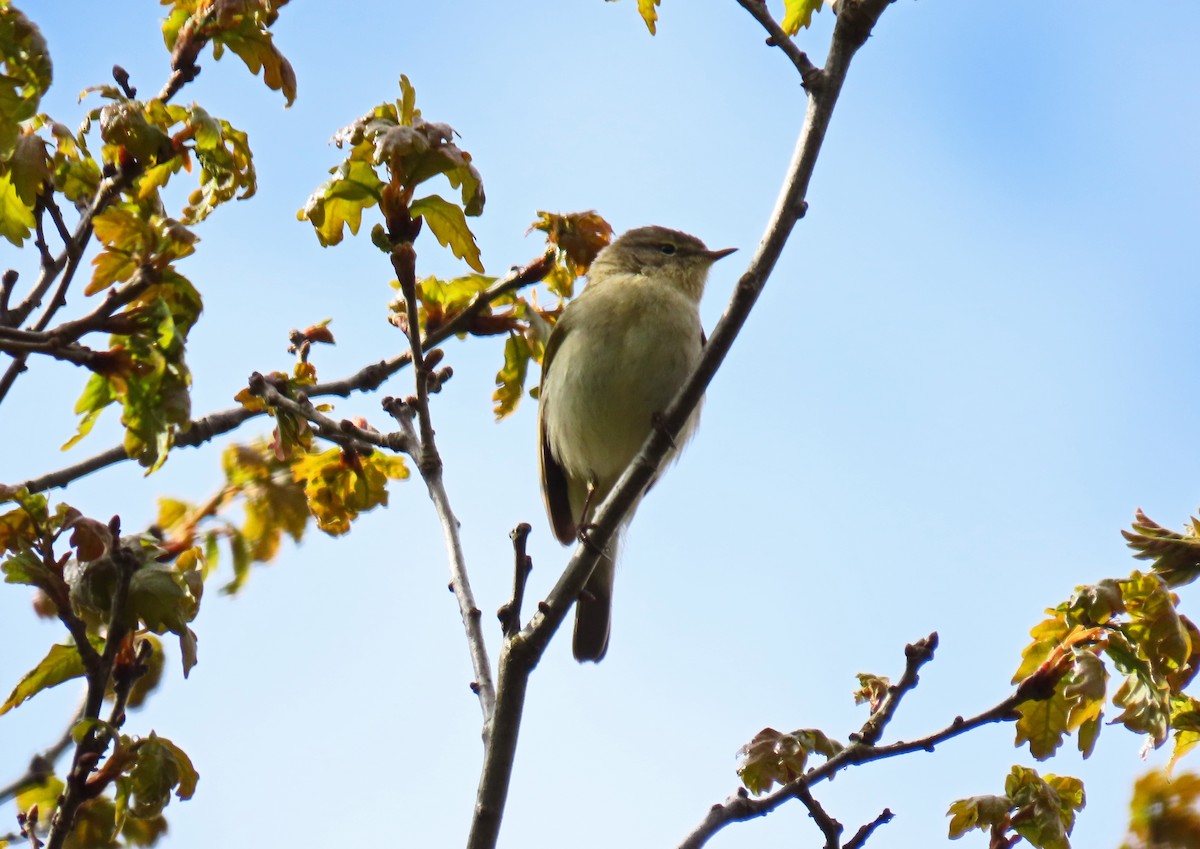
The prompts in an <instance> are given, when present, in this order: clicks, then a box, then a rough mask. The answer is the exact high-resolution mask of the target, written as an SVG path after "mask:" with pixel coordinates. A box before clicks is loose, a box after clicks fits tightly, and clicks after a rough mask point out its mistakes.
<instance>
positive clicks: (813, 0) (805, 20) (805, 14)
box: [780, 0, 822, 35]
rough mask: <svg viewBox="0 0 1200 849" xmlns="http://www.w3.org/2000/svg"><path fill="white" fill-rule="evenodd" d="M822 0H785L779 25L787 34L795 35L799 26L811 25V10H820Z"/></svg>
mask: <svg viewBox="0 0 1200 849" xmlns="http://www.w3.org/2000/svg"><path fill="white" fill-rule="evenodd" d="M821 2H822V0H785V2H784V13H783V21H782V23H780V26H782V27H783V31H784V32H786V33H787V34H788V35H795V34H796V33H798V32H799V31H800V28H801V27H806V28H807V27H810V26H812V16H813V12H819V11H821Z"/></svg>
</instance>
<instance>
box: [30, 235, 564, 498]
mask: <svg viewBox="0 0 1200 849" xmlns="http://www.w3.org/2000/svg"><path fill="white" fill-rule="evenodd" d="M548 268H549V266H548V265H547V260H546V256H543V257H539V258H538V259H536V260H534V261H533V262H531V263H530V264H529V265H526V266H524V267H520V268H515V269H513V270H512V271H511V272H509V273H508V274H507V275H505V276H504V277H502V278H500V279H499V280H497V281H496V282H495V283H493V284H492V286H491V287H489V288H488V289H487V290H486V291H484V292H481V293H479V294H478V295H476V296H475V298H474V299H472V301H471V303H470V304H468V305H467V306H466V307H465V308H464V309H463V310H462V311H461V312H459V313H456V314H455V315H454V316H453V317H452V318H451V319H450V320H449V321H447V322H446V323H445V324H443V325H441V326H440V327H438V328H437V329H436V330H432V331H430V332H429V333H427V334H426V335H425V347H426V348H429V347H432V346H434V345H439V344H441V343H442V342H444V341H445V340H447V339H449V338H450V337H452V336H454V335H456V334H458V333H462V332H464V331H466V330H468V329H469V328H470V325H471V322H472V321H473V320H474V319H475V317H476V316H477V315H479V313H480V312H482V311H483V310H484V309H485V308H486V307H487V306H488V305H489V304H491V303H492V302H493V301H495V300H496V299H497V298H500V297H503V296H504V295H507V294H510V293H512V292H515V291H517V290H519V289H521V288H523V287H525V286H529V285H532V284H534V283H536V282H538V281H539V280H541V279H542V278H543V277H545V275H546V271H547V270H548ZM411 362H412V355H411V354H409V353H408V352H405V353H403V354H400V355H399V356H396V357H393V358H391V359H389V360H381V361H380V362H377V363H372V364H370V365H369V366H365V367H363V368H361V369H359V370H358V371H356V372H355V373H353V374H351V375H348V376H347V377H344V378H341V379H339V380H333V381H329V382H327V383H318V384H315V385H313V386H310V387H309V389H308V393H307V394H308V397H309V398H318V397H324V396H329V395H336V396H338V397H341V398H346V397H349V396H350V395H352V394H353V393H355V392H373V391H374V390H376V389H378V388H379V387H380V386H382V385H383V383H384V382H385V381H386V380H387V379H388V378H389V377H391V376H392V375H394V374H395V373H396V372H398V371H400V370H401V369H402V368H404V367H405V366H407V365H409V364H410V363H411ZM262 415H265V412H252V411H250V410H247V409H246V408H245V407H231V408H230V409H227V410H221V411H218V412H215V413H209V414H208V415H207V416H204V417H203V418H200V419H196V420H194V421H192V422H191V423H190V424H188V425H187V427H185V428H184V429H182V430H181V431H180V432H179V433H177V434H176V435H175V443H174V446H173V447H174V448H195V447H197V446H199V445H203V444H204V443H206V442H208V441H209V440H211V439H213V438H214V437H216V436H220V435H221V434H224V433H228V432H229V431H231V430H235V429H236V428H238V427H240V426H241V425H242V424H244V423H245V422H246V421H247V420H249V419H252V418H257V417H258V416H262ZM128 459H129V455H128V454H126V453H125V449H124V447H122V446H120V445H116V446H113V447H112V448H109V449H106V450H105V451H102V452H100V453H99V454H96V455H94V456H92V457H89V458H88V459H86V460H84V461H82V462H80V463H76V464H75V465H73V466H67V467H65V468H62V469H59V470H57V471H54V472H50V473H48V474H45V475H42V476H40V477H36V478H30V479H29V480H27V481H24V482H23V483H22V484H21V486H24V487H27V488H28V489H29V491H30V492H44V491H45V490H48V489H57V488H59V487H65V486H67V485H68V484H70V483H71V482H73V481H76V480H79V479H80V478H81V477H84V476H85V475H90V474H91V473H92V472H96V471H99V470H100V469H103V468H106V467H108V466H112V465H115V464H117V463H122V462H125V461H126V460H128Z"/></svg>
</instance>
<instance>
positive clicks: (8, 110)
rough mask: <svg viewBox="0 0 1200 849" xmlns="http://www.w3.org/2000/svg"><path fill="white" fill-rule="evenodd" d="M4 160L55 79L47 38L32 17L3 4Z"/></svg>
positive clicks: (0, 147)
mask: <svg viewBox="0 0 1200 849" xmlns="http://www.w3.org/2000/svg"><path fill="white" fill-rule="evenodd" d="M0 66H3V68H4V73H3V74H2V75H0V160H3V159H7V158H8V157H9V156H11V155H12V151H13V147H14V146H15V145H16V142H17V137H18V135H19V134H20V132H21V122H22V121H26V120H28V119H30V118H32V117H33V116H34V115H35V114H36V113H37V110H38V103H39V102H40V101H41V97H42V95H43V94H44V93H45V92H46V90H47V89H48V88H50V83H51V81H52V80H53V78H54V71H53V66H52V65H51V63H50V51H49V50H48V49H47V47H46V40H45V39H44V38H42V34H41V32H40V31H39V30H38V28H37V27H36V26H35V25H34V23H33V22H32V21H30V20H29V18H27V17H25V15H23V14H22V13H21V12H19V11H17V9H16V8H14V7H13V6H11V5H9V3H7V2H4V3H0Z"/></svg>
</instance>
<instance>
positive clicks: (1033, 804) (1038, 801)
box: [1004, 766, 1084, 849]
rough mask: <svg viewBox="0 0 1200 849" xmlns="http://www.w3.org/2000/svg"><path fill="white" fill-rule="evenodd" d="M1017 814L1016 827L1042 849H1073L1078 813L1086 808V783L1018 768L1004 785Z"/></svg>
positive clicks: (1014, 825) (1013, 817)
mask: <svg viewBox="0 0 1200 849" xmlns="http://www.w3.org/2000/svg"><path fill="white" fill-rule="evenodd" d="M1004 789H1005V792H1006V793H1007V794H1008V797H1009V798H1010V799H1012V801H1013V804H1014V806H1015V807H1016V809H1017V810H1016V812H1015V813H1013V815H1012V828H1013V830H1014V831H1016V832H1017V834H1019V835H1021V836H1022V837H1024V838H1025V839H1026V840H1028V841H1029V842H1030V843H1031V844H1032V845H1033V846H1035V847H1038V849H1070V842H1069V841H1068V837H1069V835H1070V834H1071V830H1072V829H1073V828H1074V826H1075V811H1077V810H1081V809H1082V808H1083V806H1084V796H1083V784H1082V783H1081V782H1080V781H1079V779H1077V778H1071V777H1069V776H1057V775H1051V774H1047V775H1046V776H1045V777H1042V776H1039V775H1038V774H1037V771H1036V770H1032V769H1028V768H1026V767H1022V766H1014V767H1013V768H1012V772H1011V773H1010V774H1009V776H1008V778H1007V779H1006V780H1005V782H1004Z"/></svg>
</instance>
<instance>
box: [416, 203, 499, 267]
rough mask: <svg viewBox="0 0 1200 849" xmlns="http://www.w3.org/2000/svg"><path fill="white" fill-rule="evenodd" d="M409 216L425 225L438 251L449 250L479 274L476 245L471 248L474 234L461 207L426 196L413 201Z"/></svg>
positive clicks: (478, 258)
mask: <svg viewBox="0 0 1200 849" xmlns="http://www.w3.org/2000/svg"><path fill="white" fill-rule="evenodd" d="M409 213H410V214H411V215H412V216H413V217H414V218H416V217H417V216H418V215H419V216H420V217H421V218H424V219H425V223H426V224H428V225H429V229H430V230H432V231H433V235H434V236H436V237H437V240H438V242H440V243H441V245H442V247H447V246H449V248H450V250H451V251H453V252H454V255H455V256H456V257H458V258H459V259H461V260H465V261H466V263H467V265H469V266H471V268H473V269H475V270H476V271H478V272H479V273H480V274H482V273H483V262H482V260H481V259H480V256H479V245H477V244H475V234H474V233H472V232H471V228H470V227H468V226H467V218H466V216H465V215H464V214H463V210H462V207H460V206H458V205H457V204H454V203H450V201H448V200H444V199H443V198H441V197H439V196H438V195H429V196H428V197H423V198H421V199H420V200H414V201H413V202H412V204H411V205H410V206H409Z"/></svg>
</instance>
